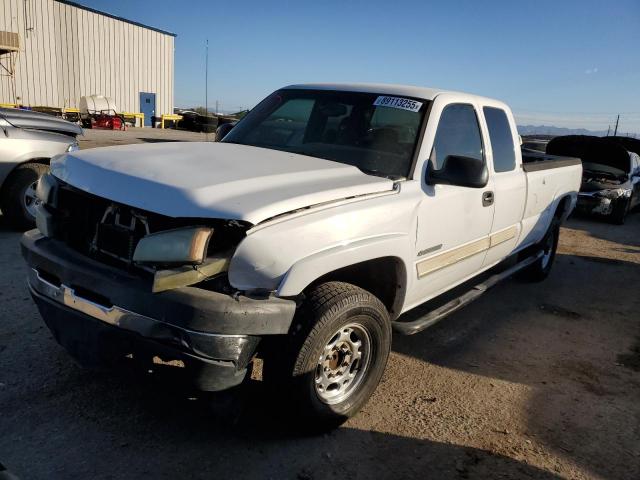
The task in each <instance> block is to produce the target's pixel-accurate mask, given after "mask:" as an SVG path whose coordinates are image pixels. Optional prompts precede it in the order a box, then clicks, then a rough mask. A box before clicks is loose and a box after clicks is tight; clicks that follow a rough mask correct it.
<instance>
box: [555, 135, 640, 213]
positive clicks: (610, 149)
mask: <svg viewBox="0 0 640 480" xmlns="http://www.w3.org/2000/svg"><path fill="white" fill-rule="evenodd" d="M632 140H633V139H629V141H628V142H625V141H623V140H621V137H593V136H589V135H567V136H564V137H556V138H554V139H553V140H551V141H550V142H549V143H548V145H547V153H549V154H551V155H568V156H572V157H578V158H580V159H582V166H583V170H582V185H581V187H580V193H579V195H578V205H577V210H578V211H581V212H583V213H590V214H595V215H598V216H606V217H607V218H609V219H610V220H611V222H613V223H616V224H623V223H624V221H625V219H626V217H627V214H628V213H629V211H630V210H631V209H632V208H634V207H636V206H637V205H639V204H640V157H639V156H638V154H637V153H635V152H633V151H629V150H628V148H629V146H630V145H632V144H633V142H632ZM628 145H629V146H628Z"/></svg>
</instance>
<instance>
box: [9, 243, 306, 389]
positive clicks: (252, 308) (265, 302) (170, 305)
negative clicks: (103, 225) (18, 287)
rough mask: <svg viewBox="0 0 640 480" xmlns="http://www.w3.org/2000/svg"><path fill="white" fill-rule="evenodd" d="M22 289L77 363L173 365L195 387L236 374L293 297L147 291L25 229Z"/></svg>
mask: <svg viewBox="0 0 640 480" xmlns="http://www.w3.org/2000/svg"><path fill="white" fill-rule="evenodd" d="M21 243H22V253H23V256H24V257H25V259H26V260H27V263H28V264H29V267H30V270H29V288H30V291H31V294H32V296H33V298H34V300H35V302H36V304H37V305H38V309H39V310H40V313H41V315H42V317H43V318H44V320H45V323H46V324H47V326H48V327H49V328H50V329H51V331H52V332H53V334H54V336H55V338H56V340H57V341H58V343H60V344H61V345H62V346H63V347H65V348H66V349H67V350H68V351H69V353H70V354H71V355H73V356H74V357H75V358H76V359H77V360H78V361H79V362H80V363H81V364H84V365H87V366H102V365H105V364H106V365H110V364H114V363H117V362H119V361H122V360H124V359H127V358H128V359H131V358H133V359H134V360H141V361H143V362H151V363H154V364H159V365H163V366H167V365H168V366H177V367H178V368H180V369H181V370H183V375H184V376H185V377H188V378H189V379H190V380H191V381H192V383H193V384H195V386H196V387H197V388H199V389H201V390H206V391H218V390H224V389H227V388H230V387H233V386H235V385H238V384H239V383H241V382H242V380H243V379H244V377H245V375H246V373H247V369H248V366H249V364H250V362H251V359H252V357H253V355H254V353H255V351H256V348H257V346H258V344H259V342H260V339H261V338H262V336H264V335H277V334H285V333H287V332H288V330H289V327H290V325H291V321H292V319H293V315H294V313H295V307H296V305H295V302H294V301H291V300H286V299H281V298H276V297H272V296H269V297H264V298H250V297H246V296H242V295H238V296H230V295H226V294H222V293H219V292H213V291H209V290H204V289H200V288H196V287H182V288H176V289H174V290H169V291H165V292H161V293H152V292H151V286H150V283H149V282H148V281H145V280H143V279H141V278H139V277H137V276H135V275H131V274H129V273H127V272H124V271H122V270H119V269H116V268H113V267H109V266H107V265H104V264H102V263H99V262H96V261H94V260H92V259H90V258H87V257H85V256H83V255H81V254H79V253H78V252H75V251H74V250H72V249H70V248H69V247H67V246H66V245H64V244H63V243H61V242H59V241H57V240H53V239H50V238H47V237H44V236H42V234H40V232H38V231H37V230H31V231H29V232H27V233H25V234H24V236H23V238H22V242H21Z"/></svg>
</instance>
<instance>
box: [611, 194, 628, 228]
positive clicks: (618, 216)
mask: <svg viewBox="0 0 640 480" xmlns="http://www.w3.org/2000/svg"><path fill="white" fill-rule="evenodd" d="M630 205H631V199H622V200H618V201H617V202H616V203H615V205H614V206H613V211H612V212H611V216H610V217H609V219H610V220H611V223H613V224H615V225H624V222H625V220H626V219H627V214H628V213H629V207H630Z"/></svg>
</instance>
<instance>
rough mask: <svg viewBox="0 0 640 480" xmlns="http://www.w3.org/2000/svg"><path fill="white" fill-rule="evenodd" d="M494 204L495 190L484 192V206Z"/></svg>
mask: <svg viewBox="0 0 640 480" xmlns="http://www.w3.org/2000/svg"><path fill="white" fill-rule="evenodd" d="M491 205H493V192H491V191H489V192H482V206H483V207H489V206H491Z"/></svg>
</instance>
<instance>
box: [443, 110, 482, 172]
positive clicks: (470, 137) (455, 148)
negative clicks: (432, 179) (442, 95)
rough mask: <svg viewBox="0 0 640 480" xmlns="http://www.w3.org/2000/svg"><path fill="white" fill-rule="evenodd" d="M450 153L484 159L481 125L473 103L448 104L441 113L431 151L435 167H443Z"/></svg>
mask: <svg viewBox="0 0 640 480" xmlns="http://www.w3.org/2000/svg"><path fill="white" fill-rule="evenodd" d="M449 155H457V156H461V157H470V158H476V159H478V160H482V159H483V155H482V137H481V136H480V127H479V125H478V119H477V117H476V112H475V110H474V108H473V106H472V105H467V104H454V105H447V106H446V107H445V109H444V110H443V111H442V114H441V115H440V123H439V124H438V130H436V137H435V140H434V142H433V150H432V151H431V161H432V162H433V167H434V168H435V169H436V170H439V169H440V168H442V164H443V163H444V159H445V158H447V157H448V156H449Z"/></svg>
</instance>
